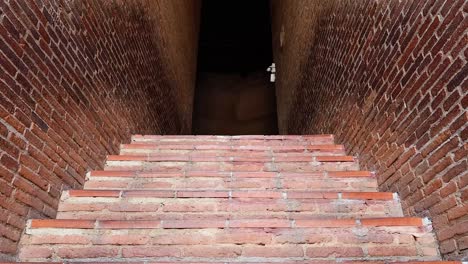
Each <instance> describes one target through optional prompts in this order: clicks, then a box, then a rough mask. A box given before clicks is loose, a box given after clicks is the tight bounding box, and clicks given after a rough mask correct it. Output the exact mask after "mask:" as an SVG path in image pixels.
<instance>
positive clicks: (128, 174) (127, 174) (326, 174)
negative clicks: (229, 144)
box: [89, 171, 375, 179]
mask: <svg viewBox="0 0 468 264" xmlns="http://www.w3.org/2000/svg"><path fill="white" fill-rule="evenodd" d="M89 177H95V178H99V177H123V178H171V177H175V178H184V177H185V178H190V177H203V178H204V177H209V178H211V177H220V178H288V177H291V178H298V177H304V178H343V179H344V178H375V174H374V173H373V172H370V171H319V172H240V171H234V172H220V171H187V172H142V171H91V172H90V173H89Z"/></svg>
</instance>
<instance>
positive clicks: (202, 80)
mask: <svg viewBox="0 0 468 264" xmlns="http://www.w3.org/2000/svg"><path fill="white" fill-rule="evenodd" d="M270 21H271V19H270V4H269V1H267V0H256V1H246V0H241V1H216V0H205V1H203V4H202V11H201V25H200V40H199V43H200V44H199V54H198V76H197V84H196V88H195V98H194V100H195V106H194V115H193V133H194V134H211V135H214V134H222V135H235V134H241V135H242V134H258V135H265V134H277V133H278V128H277V115H276V100H275V87H274V84H273V83H270V82H269V79H270V76H269V73H267V72H266V69H267V68H268V66H269V65H270V64H271V63H272V61H273V55H272V43H271V37H272V33H271V22H270Z"/></svg>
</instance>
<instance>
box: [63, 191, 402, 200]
mask: <svg viewBox="0 0 468 264" xmlns="http://www.w3.org/2000/svg"><path fill="white" fill-rule="evenodd" d="M68 197H110V198H131V197H148V198H149V197H152V198H277V199H337V200H397V199H398V198H397V197H398V196H397V194H396V193H391V192H294V191H291V192H283V191H237V190H225V191H220V190H204V191H203V190H200V191H186V190H175V191H169V190H168V191H151V190H68V191H64V193H63V195H62V200H63V199H66V198H68Z"/></svg>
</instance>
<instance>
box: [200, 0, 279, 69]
mask: <svg viewBox="0 0 468 264" xmlns="http://www.w3.org/2000/svg"><path fill="white" fill-rule="evenodd" d="M270 21H271V20H270V6H269V1H268V0H233V1H224V0H204V1H203V6H202V15H201V27H200V46H199V54H198V56H199V59H198V63H199V65H198V69H199V70H200V71H205V72H244V73H245V72H252V71H256V70H264V69H266V68H267V67H268V66H269V65H270V64H271V62H272V47H271V46H272V45H271V22H270Z"/></svg>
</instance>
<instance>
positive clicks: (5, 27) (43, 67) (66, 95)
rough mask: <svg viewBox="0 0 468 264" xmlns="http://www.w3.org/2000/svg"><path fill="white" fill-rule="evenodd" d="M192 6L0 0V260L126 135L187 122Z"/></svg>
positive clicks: (135, 0) (172, 130) (175, 129)
mask: <svg viewBox="0 0 468 264" xmlns="http://www.w3.org/2000/svg"><path fill="white" fill-rule="evenodd" d="M198 6H199V3H198V2H197V1H192V0H177V1H173V0H170V1H169V0H167V1H165V0H162V1H158V2H155V1H153V0H125V1H100V0H90V1H88V0H37V1H36V0H35V1H25V0H2V1H0V176H1V177H0V259H6V258H8V257H9V256H13V255H14V254H15V252H16V250H17V241H18V239H19V238H20V235H21V233H22V230H23V228H24V225H25V221H26V220H27V219H28V218H32V217H34V218H48V217H54V216H55V214H56V208H57V204H58V200H59V196H60V193H61V190H63V189H64V188H80V187H81V185H82V184H83V182H84V177H85V173H86V172H87V171H89V170H91V169H100V168H102V165H103V162H104V160H105V156H106V154H109V153H117V152H118V146H119V144H120V143H121V142H125V141H128V140H129V138H130V135H131V134H132V133H151V134H178V133H181V132H183V133H187V132H189V131H190V128H191V108H192V100H193V85H194V79H195V67H196V47H197V36H198V28H197V27H198V26H197V25H198V12H199V7H198ZM176 53H177V54H176Z"/></svg>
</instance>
